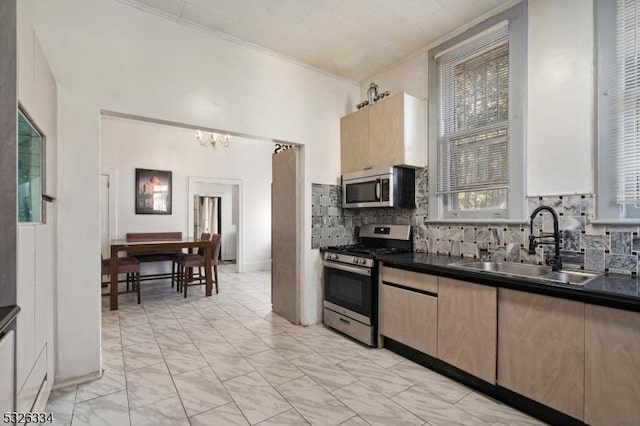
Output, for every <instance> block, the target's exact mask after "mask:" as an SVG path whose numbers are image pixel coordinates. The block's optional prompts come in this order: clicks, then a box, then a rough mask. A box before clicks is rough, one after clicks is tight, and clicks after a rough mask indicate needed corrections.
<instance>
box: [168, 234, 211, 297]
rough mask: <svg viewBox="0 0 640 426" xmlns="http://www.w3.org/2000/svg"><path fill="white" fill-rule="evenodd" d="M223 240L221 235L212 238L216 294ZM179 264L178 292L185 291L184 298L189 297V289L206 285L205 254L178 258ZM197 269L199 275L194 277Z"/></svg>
mask: <svg viewBox="0 0 640 426" xmlns="http://www.w3.org/2000/svg"><path fill="white" fill-rule="evenodd" d="M221 244H222V238H221V236H220V234H213V235H212V236H211V265H212V266H213V274H214V283H215V285H216V294H218V292H219V288H218V257H219V256H220V247H221ZM176 263H177V264H178V269H179V271H180V272H179V273H178V291H180V290H182V291H184V297H185V298H186V297H187V288H188V287H189V286H193V285H203V284H206V281H205V274H204V272H203V268H204V267H205V263H206V262H205V257H204V255H203V254H188V255H185V256H181V257H179V258H177V260H176ZM195 268H198V275H193V271H194V269H195Z"/></svg>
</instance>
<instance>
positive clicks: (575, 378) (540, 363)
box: [498, 288, 611, 424]
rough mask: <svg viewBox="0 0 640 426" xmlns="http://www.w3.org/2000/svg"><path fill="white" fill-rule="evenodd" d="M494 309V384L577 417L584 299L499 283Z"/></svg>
mask: <svg viewBox="0 0 640 426" xmlns="http://www.w3.org/2000/svg"><path fill="white" fill-rule="evenodd" d="M498 309H499V313H500V315H499V324H498V328H499V330H500V332H499V335H498V384H499V385H500V386H502V387H505V388H507V389H510V390H512V391H514V392H516V393H519V394H520V395H523V396H526V397H528V398H530V399H533V400H535V401H537V402H540V403H541V404H544V405H547V406H549V407H551V408H554V409H556V410H558V411H560V412H563V413H565V414H568V415H570V416H572V417H575V418H577V419H580V420H582V419H583V418H584V377H585V333H584V331H585V304H584V303H581V302H575V301H572V300H565V299H560V298H555V297H548V296H541V295H538V294H532V293H525V292H521V291H515V290H508V289H503V288H501V289H500V290H499V296H498ZM607 424H611V423H607Z"/></svg>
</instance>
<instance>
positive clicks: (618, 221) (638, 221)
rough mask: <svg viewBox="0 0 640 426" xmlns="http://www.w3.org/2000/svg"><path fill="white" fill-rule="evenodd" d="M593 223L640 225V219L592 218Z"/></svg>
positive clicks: (591, 222)
mask: <svg viewBox="0 0 640 426" xmlns="http://www.w3.org/2000/svg"><path fill="white" fill-rule="evenodd" d="M589 223H590V224H591V225H631V226H636V225H640V219H591V220H590V221H589Z"/></svg>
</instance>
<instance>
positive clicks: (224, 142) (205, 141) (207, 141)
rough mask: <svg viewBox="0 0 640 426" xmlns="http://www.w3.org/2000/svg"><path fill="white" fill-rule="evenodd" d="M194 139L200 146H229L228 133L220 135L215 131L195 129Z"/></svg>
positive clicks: (229, 138) (229, 137)
mask: <svg viewBox="0 0 640 426" xmlns="http://www.w3.org/2000/svg"><path fill="white" fill-rule="evenodd" d="M196 140H197V141H198V142H199V143H200V145H201V146H210V147H212V148H217V147H219V146H223V147H225V148H229V145H231V136H230V135H221V134H220V133H215V132H203V131H202V130H196Z"/></svg>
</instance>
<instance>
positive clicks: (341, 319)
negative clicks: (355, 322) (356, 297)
mask: <svg viewBox="0 0 640 426" xmlns="http://www.w3.org/2000/svg"><path fill="white" fill-rule="evenodd" d="M338 319H339V320H340V322H344V323H346V324H351V322H350V321H347V320H346V319H344V318H338Z"/></svg>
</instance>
